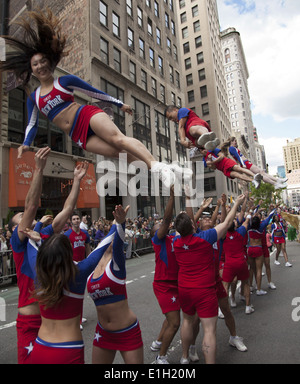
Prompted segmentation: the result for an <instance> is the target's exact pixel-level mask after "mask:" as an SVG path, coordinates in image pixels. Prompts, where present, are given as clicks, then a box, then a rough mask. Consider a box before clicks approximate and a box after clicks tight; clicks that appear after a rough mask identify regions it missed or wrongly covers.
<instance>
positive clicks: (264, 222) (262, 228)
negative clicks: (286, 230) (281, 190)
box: [259, 209, 276, 232]
mask: <svg viewBox="0 0 300 384" xmlns="http://www.w3.org/2000/svg"><path fill="white" fill-rule="evenodd" d="M275 213H276V209H273V211H272V212H271V213H270V214H269V216H268V217H267V218H266V219H265V220H264V221H262V222H261V224H260V227H259V231H260V232H262V231H263V230H264V229H265V228H266V227H267V226H268V225H269V224H270V220H271V219H272V217H273V216H274V214H275Z"/></svg>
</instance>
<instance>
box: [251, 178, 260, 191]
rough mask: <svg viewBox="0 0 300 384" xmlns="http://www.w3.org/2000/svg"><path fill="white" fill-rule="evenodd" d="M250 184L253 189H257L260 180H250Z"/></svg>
mask: <svg viewBox="0 0 300 384" xmlns="http://www.w3.org/2000/svg"><path fill="white" fill-rule="evenodd" d="M252 184H253V185H254V188H255V189H258V188H259V187H260V181H257V180H254V179H253V180H252Z"/></svg>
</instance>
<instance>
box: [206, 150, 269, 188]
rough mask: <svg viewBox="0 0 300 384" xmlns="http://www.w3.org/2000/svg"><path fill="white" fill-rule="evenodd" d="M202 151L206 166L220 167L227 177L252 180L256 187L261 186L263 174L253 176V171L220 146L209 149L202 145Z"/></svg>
mask: <svg viewBox="0 0 300 384" xmlns="http://www.w3.org/2000/svg"><path fill="white" fill-rule="evenodd" d="M200 153H201V154H202V155H203V162H204V166H205V168H206V167H209V168H211V169H218V170H219V171H221V172H223V173H224V175H225V176H226V177H229V178H231V179H235V178H237V179H240V180H243V181H247V182H252V183H253V185H254V186H255V188H256V189H258V188H259V186H260V182H261V179H262V177H261V175H260V174H256V175H254V176H253V173H252V172H250V171H249V170H248V169H245V168H242V167H240V166H239V165H237V164H236V163H235V162H234V161H233V160H231V159H229V158H228V157H225V155H224V154H223V153H222V152H221V150H220V149H219V148H216V149H215V150H213V151H208V150H207V149H205V148H204V147H200Z"/></svg>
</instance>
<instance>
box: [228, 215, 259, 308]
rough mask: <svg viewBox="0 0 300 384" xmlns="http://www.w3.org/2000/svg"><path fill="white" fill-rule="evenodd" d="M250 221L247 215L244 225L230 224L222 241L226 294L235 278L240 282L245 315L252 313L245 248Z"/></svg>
mask: <svg viewBox="0 0 300 384" xmlns="http://www.w3.org/2000/svg"><path fill="white" fill-rule="evenodd" d="M250 219H251V215H248V216H247V218H246V220H245V221H244V223H243V224H242V225H241V226H240V227H238V228H237V227H236V223H235V221H234V222H233V223H232V225H231V226H230V228H229V229H228V232H227V234H226V237H225V239H224V241H223V248H224V252H225V259H226V262H225V265H224V270H223V274H222V280H223V284H224V287H225V289H226V292H227V293H228V291H229V285H230V283H232V282H233V281H234V279H235V278H237V280H240V281H241V291H242V292H243V296H244V297H245V300H246V309H245V313H246V314H251V313H252V312H254V308H253V306H252V305H251V304H250V286H249V270H248V263H247V251H246V249H245V246H246V244H247V242H248V236H247V229H248V225H249V222H250Z"/></svg>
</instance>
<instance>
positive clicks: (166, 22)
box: [165, 13, 170, 29]
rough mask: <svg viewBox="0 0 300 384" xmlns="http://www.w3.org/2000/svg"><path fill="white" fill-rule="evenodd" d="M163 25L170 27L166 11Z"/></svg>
mask: <svg viewBox="0 0 300 384" xmlns="http://www.w3.org/2000/svg"><path fill="white" fill-rule="evenodd" d="M165 25H166V28H168V29H170V17H169V15H168V14H167V13H165Z"/></svg>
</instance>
